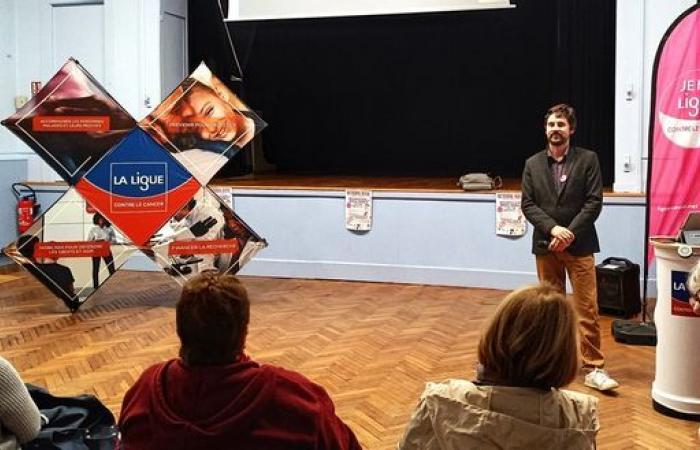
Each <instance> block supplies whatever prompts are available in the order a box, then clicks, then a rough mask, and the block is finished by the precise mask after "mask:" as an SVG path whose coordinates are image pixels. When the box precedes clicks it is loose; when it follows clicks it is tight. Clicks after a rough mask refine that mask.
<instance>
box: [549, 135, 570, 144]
mask: <svg viewBox="0 0 700 450" xmlns="http://www.w3.org/2000/svg"><path fill="white" fill-rule="evenodd" d="M547 142H549V143H550V144H552V145H564V144H566V143H567V142H568V139H566V138H565V137H564V136H563V135H561V134H560V133H552V134H550V135H549V136H547Z"/></svg>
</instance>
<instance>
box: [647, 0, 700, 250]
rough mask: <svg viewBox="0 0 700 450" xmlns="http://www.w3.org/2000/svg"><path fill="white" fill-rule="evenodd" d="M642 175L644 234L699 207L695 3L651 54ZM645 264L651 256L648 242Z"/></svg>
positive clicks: (670, 230) (699, 75)
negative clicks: (644, 176) (645, 170)
mask: <svg viewBox="0 0 700 450" xmlns="http://www.w3.org/2000/svg"><path fill="white" fill-rule="evenodd" d="M654 81H655V83H654V84H653V94H652V112H651V114H652V116H651V122H652V124H651V125H650V126H651V127H652V128H651V129H650V136H649V139H650V148H649V171H648V176H649V179H648V180H647V197H648V198H647V200H648V203H647V204H648V214H649V218H648V220H649V222H648V233H647V238H648V237H649V236H670V235H675V234H676V233H677V232H678V229H679V227H680V226H681V225H682V223H683V221H684V219H685V217H686V216H687V215H688V213H689V212H691V211H700V177H699V175H700V9H698V5H695V6H693V7H692V8H690V9H689V10H688V11H686V12H685V13H683V14H682V15H681V16H680V17H679V18H678V19H676V21H675V22H674V23H673V25H671V27H670V28H669V30H668V31H667V32H666V35H665V37H664V39H663V40H662V41H661V44H660V46H659V51H658V52H657V56H656V63H655V73H654ZM647 255H648V258H647V264H650V263H651V261H652V259H653V249H652V248H651V247H648V253H647Z"/></svg>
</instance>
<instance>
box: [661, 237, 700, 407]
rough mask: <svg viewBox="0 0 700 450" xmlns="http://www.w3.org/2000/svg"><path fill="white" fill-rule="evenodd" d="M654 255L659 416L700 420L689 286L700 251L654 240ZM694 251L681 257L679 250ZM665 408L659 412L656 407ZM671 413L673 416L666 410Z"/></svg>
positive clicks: (699, 337) (695, 319)
mask: <svg viewBox="0 0 700 450" xmlns="http://www.w3.org/2000/svg"><path fill="white" fill-rule="evenodd" d="M650 241H651V244H652V245H653V246H654V252H655V253H656V285H657V299H656V309H655V310H654V322H655V323H656V331H657V340H658V343H657V345H656V376H655V378H654V382H653V384H652V388H651V397H652V399H653V400H654V402H655V404H654V406H655V407H657V409H659V410H660V412H666V413H669V414H673V413H675V414H674V415H679V416H693V418H698V417H700V316H696V315H694V314H693V313H692V310H691V309H690V305H689V303H688V300H687V299H688V292H687V290H686V287H685V281H686V278H687V275H688V273H689V272H690V271H691V270H692V268H693V267H694V266H695V264H697V262H698V261H700V246H694V247H690V248H689V247H688V246H687V245H684V244H679V243H678V242H673V241H672V240H670V239H668V238H661V237H657V238H655V237H652V238H651V239H650ZM681 246H683V247H685V250H692V253H691V254H690V255H689V256H687V257H681V256H680V255H679V253H678V249H679V247H681ZM658 406H661V408H658ZM664 409H668V410H670V411H664Z"/></svg>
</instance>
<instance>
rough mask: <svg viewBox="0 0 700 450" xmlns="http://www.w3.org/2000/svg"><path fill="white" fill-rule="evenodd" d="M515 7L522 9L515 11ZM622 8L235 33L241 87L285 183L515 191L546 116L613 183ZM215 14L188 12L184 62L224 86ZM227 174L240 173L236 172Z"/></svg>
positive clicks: (521, 3)
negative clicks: (334, 181) (593, 157)
mask: <svg viewBox="0 0 700 450" xmlns="http://www.w3.org/2000/svg"><path fill="white" fill-rule="evenodd" d="M513 3H515V2H513ZM615 4H616V2H615V1H611V0H518V1H517V8H515V9H512V10H493V11H471V12H458V13H436V14H418V15H395V16H372V17H352V18H329V19H299V20H280V21H260V22H245V23H241V22H239V23H229V24H228V28H229V30H230V31H231V33H232V36H233V40H234V43H235V45H236V50H237V52H238V56H239V60H240V64H241V67H242V69H243V73H244V81H243V82H242V85H241V83H234V84H233V86H232V87H234V89H238V90H239V91H240V92H241V94H242V96H243V98H244V99H245V100H246V101H247V102H248V103H249V104H250V105H251V107H253V108H255V109H256V110H258V111H259V112H260V113H261V115H262V117H263V118H264V119H265V120H266V121H267V122H268V123H269V127H268V128H267V129H266V130H265V131H264V132H263V133H262V135H263V136H262V140H263V147H264V149H265V154H266V157H267V158H268V159H269V160H271V161H273V162H274V163H275V164H277V167H278V169H279V170H281V171H285V172H315V173H326V174H345V175H352V174H358V175H360V174H373V175H377V174H379V175H415V176H421V175H423V176H428V175H452V176H458V175H460V174H462V173H465V172H471V171H486V172H490V173H492V174H495V175H501V176H504V177H513V178H519V177H520V175H521V172H522V167H523V162H524V160H525V158H526V157H528V156H529V155H531V154H532V153H534V152H536V151H538V150H540V149H542V148H544V129H543V114H544V111H545V110H546V109H547V107H548V106H550V105H552V104H554V103H558V102H568V103H571V104H572V105H574V106H575V107H576V108H577V110H578V112H579V129H578V130H577V133H576V135H575V139H574V143H575V144H577V145H581V146H585V147H588V148H592V149H594V150H596V151H597V152H598V154H599V156H600V160H601V165H602V169H603V177H604V183H605V184H606V185H607V186H609V185H611V184H612V181H613V175H614V169H613V161H614V148H613V145H614V139H613V138H614V77H615V72H614V68H615V53H614V51H615ZM215 8H216V6H215V0H190V14H191V15H190V30H189V31H190V33H189V36H190V59H191V63H192V64H191V65H192V67H194V66H195V65H196V64H197V63H199V61H201V60H205V61H207V63H209V64H210V65H213V67H212V68H213V70H214V71H215V72H216V73H218V74H219V75H221V76H223V77H226V78H230V75H231V74H235V73H236V68H235V64H234V63H233V59H232V57H231V52H230V50H229V48H228V44H227V42H226V37H225V34H224V30H223V28H222V26H221V25H220V22H219V21H220V16H219V14H218V11H217V10H216V9H215ZM233 164H236V163H235V162H234V163H233Z"/></svg>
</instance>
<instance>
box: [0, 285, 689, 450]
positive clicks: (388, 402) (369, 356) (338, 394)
mask: <svg viewBox="0 0 700 450" xmlns="http://www.w3.org/2000/svg"><path fill="white" fill-rule="evenodd" d="M244 282H245V284H246V285H247V286H248V289H249V291H250V294H251V298H252V319H251V326H250V332H249V337H248V346H247V348H248V352H249V353H250V354H251V355H252V357H253V358H254V359H256V360H258V361H261V362H267V363H272V364H278V365H282V366H285V367H287V368H290V369H293V370H297V371H300V372H302V373H303V374H305V375H306V376H307V377H309V378H311V379H312V380H314V381H316V382H317V383H319V384H321V385H323V386H325V387H326V389H327V390H328V391H329V393H330V394H331V397H332V398H333V399H334V400H335V403H336V406H337V411H338V414H339V415H340V416H341V417H342V418H343V419H344V420H345V421H346V422H347V423H348V424H349V425H350V426H351V427H352V428H353V430H354V431H355V433H356V434H357V436H358V438H359V439H360V441H361V442H362V444H363V446H364V447H365V448H367V449H369V450H386V449H393V448H395V445H396V442H397V441H398V439H399V437H400V435H401V433H402V430H403V428H404V425H405V423H406V422H407V420H408V417H409V415H410V413H411V410H412V409H413V407H414V405H415V403H416V401H417V399H418V396H419V394H420V392H421V391H422V389H423V386H424V384H425V382H426V381H428V380H442V379H446V378H450V377H461V378H467V379H470V378H472V377H473V367H474V364H475V360H476V357H475V348H476V343H477V339H478V336H479V328H480V326H481V324H482V322H483V320H484V318H485V317H488V316H489V315H490V314H491V313H492V311H493V310H494V307H495V305H496V304H497V303H498V301H499V300H500V299H501V298H502V297H503V295H504V292H503V291H496V290H484V289H463V288H452V287H434V286H418V285H401V284H380V283H358V282H344V281H315V280H295V279H273V278H250V277H249V278H244ZM177 295H178V290H177V287H176V285H174V284H172V283H171V282H170V281H169V279H168V278H167V276H166V275H164V274H161V273H155V272H153V273H152V272H149V273H140V272H119V273H117V275H115V276H114V277H113V278H112V279H111V280H110V281H109V282H108V284H107V285H105V289H104V290H103V292H102V291H101V292H99V293H97V294H96V295H95V296H93V298H91V299H90V300H89V302H88V304H87V305H85V307H84V309H83V310H81V311H80V312H79V313H77V314H74V315H71V314H68V313H67V312H66V311H65V309H64V307H63V306H62V304H60V302H58V301H57V300H55V299H53V298H52V297H51V294H49V293H48V291H47V290H45V289H44V288H43V287H42V286H40V285H39V284H37V283H36V282H34V281H33V280H30V279H29V277H27V276H24V275H22V276H21V278H20V279H18V280H10V281H7V282H5V283H3V284H2V289H1V290H0V354H2V355H3V356H4V357H6V358H8V359H9V360H10V361H12V362H13V363H14V364H15V366H16V367H17V369H18V370H19V371H20V373H21V374H22V376H23V378H24V379H25V381H27V382H30V383H35V384H39V385H43V386H45V387H47V388H48V389H49V390H51V391H52V392H53V393H56V394H59V395H74V394H78V393H82V392H90V393H93V394H96V395H97V396H98V397H99V398H100V399H101V400H102V401H103V402H104V403H105V404H106V405H107V406H108V407H109V408H110V409H111V410H112V411H113V412H114V413H115V414H116V415H118V414H119V410H120V406H121V399H122V396H123V394H124V392H125V391H126V390H127V389H128V388H129V386H130V385H131V384H132V383H133V381H134V380H135V378H136V377H138V375H139V374H140V373H141V371H142V370H143V369H145V368H146V367H148V366H149V365H151V364H153V363H155V362H158V361H161V360H163V359H166V358H171V357H173V356H175V355H176V354H177V350H178V341H177V336H176V334H175V325H174V317H175V313H174V308H173V306H174V304H175V302H176V300H177ZM610 321H611V319H610V318H604V319H603V322H602V327H603V331H604V350H605V351H606V353H607V357H608V368H609V369H610V371H611V373H612V374H613V375H614V376H615V377H617V379H618V380H619V381H620V382H621V383H622V387H621V388H620V389H619V391H618V392H617V394H615V395H609V396H607V395H599V394H598V393H596V392H594V391H591V390H590V389H587V388H585V387H584V386H583V385H582V383H581V382H580V380H579V381H577V382H576V383H575V384H574V385H573V386H572V388H573V389H577V390H581V391H585V392H588V393H592V394H596V395H598V397H599V398H600V400H601V402H600V409H601V422H602V430H601V432H600V435H599V439H598V448H600V449H655V450H662V449H694V448H700V440H698V438H697V429H698V424H697V423H693V422H688V421H683V420H678V419H672V418H669V417H666V416H663V415H661V414H659V413H656V412H655V411H653V410H652V408H651V399H650V386H651V381H652V379H653V376H654V349H653V348H647V347H630V346H623V345H619V344H616V343H615V342H614V341H613V339H612V338H611V336H610V332H609V328H610Z"/></svg>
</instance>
